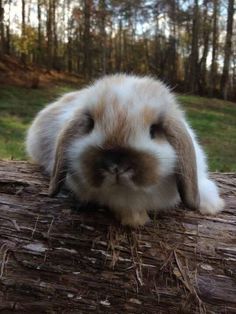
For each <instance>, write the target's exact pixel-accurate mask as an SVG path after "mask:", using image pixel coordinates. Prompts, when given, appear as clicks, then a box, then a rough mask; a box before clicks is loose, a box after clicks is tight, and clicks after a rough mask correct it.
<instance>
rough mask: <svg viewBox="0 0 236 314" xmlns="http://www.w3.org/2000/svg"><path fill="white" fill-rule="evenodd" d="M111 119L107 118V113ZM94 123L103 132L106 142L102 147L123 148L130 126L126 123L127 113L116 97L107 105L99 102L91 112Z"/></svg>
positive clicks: (103, 101)
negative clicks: (110, 114) (110, 115)
mask: <svg viewBox="0 0 236 314" xmlns="http://www.w3.org/2000/svg"><path fill="white" fill-rule="evenodd" d="M108 112H110V113H112V117H109V113H108ZM92 116H93V117H94V120H95V123H98V124H99V125H100V126H101V128H102V130H104V132H105V138H106V141H105V143H104V147H106V148H107V149H108V148H112V147H116V146H123V145H125V144H126V143H127V140H128V138H129V135H130V131H131V126H130V123H129V121H128V117H127V111H126V110H125V108H123V107H122V106H120V104H119V102H118V100H117V98H116V97H112V98H111V99H110V103H109V104H105V100H102V101H100V103H99V104H98V105H97V106H96V108H95V109H93V111H92Z"/></svg>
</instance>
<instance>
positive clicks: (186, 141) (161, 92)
mask: <svg viewBox="0 0 236 314" xmlns="http://www.w3.org/2000/svg"><path fill="white" fill-rule="evenodd" d="M78 97H82V98H83V100H82V102H81V99H80V103H82V106H80V107H79V108H78V110H77V111H76V113H75V115H74V116H73V118H72V119H70V121H69V122H68V123H67V124H66V125H65V127H64V129H63V130H62V131H61V133H60V134H59V136H58V141H57V149H56V154H55V162H54V169H53V173H52V177H51V183H50V194H51V195H53V194H55V193H56V192H58V190H59V188H60V185H61V183H62V182H63V181H64V179H65V178H66V177H67V178H69V180H70V181H71V182H73V190H75V189H76V185H78V190H80V191H82V192H80V194H81V196H82V194H83V193H84V195H90V194H89V193H90V192H91V195H93V193H96V194H100V195H102V194H103V193H104V191H106V193H109V189H112V190H113V191H117V193H120V194H122V193H123V194H122V195H124V197H126V198H127V197H128V195H129V193H132V192H133V191H137V192H138V191H148V189H150V188H151V189H153V187H155V186H158V183H159V182H160V180H163V179H164V178H165V177H168V176H170V175H175V176H176V182H177V186H178V190H179V193H180V196H181V199H182V201H183V202H184V203H185V205H186V206H188V207H190V208H194V209H195V208H197V207H198V202H199V196H198V188H197V171H196V157H195V151H194V147H193V143H192V140H191V137H190V135H189V133H188V131H187V129H186V123H185V118H184V115H183V113H182V112H181V110H180V109H179V107H178V105H177V103H176V100H175V98H174V96H173V95H172V93H170V92H169V90H168V88H167V87H165V86H164V85H163V84H162V83H160V82H159V81H156V80H154V79H151V78H147V77H144V78H138V77H135V76H126V75H116V76H108V77H105V78H103V79H101V80H98V81H97V82H95V84H93V85H92V86H90V87H88V88H86V89H84V90H82V92H81V96H78ZM74 101H76V100H74ZM89 191H90V192H89ZM82 198H83V197H82ZM85 198H86V197H85ZM87 198H89V196H87Z"/></svg>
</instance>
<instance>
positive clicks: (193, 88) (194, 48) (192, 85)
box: [189, 0, 199, 93]
mask: <svg viewBox="0 0 236 314" xmlns="http://www.w3.org/2000/svg"><path fill="white" fill-rule="evenodd" d="M198 36H199V5H198V0H194V9H193V24H192V44H191V55H190V61H189V62H190V67H189V91H190V92H193V93H195V92H197V79H198Z"/></svg>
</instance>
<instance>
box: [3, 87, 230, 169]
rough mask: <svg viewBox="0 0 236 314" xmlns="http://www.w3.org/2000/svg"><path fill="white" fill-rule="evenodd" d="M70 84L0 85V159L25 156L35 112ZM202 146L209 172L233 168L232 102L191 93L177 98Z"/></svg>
mask: <svg viewBox="0 0 236 314" xmlns="http://www.w3.org/2000/svg"><path fill="white" fill-rule="evenodd" d="M73 89H74V88H72V87H70V86H63V87H62V86H60V85H57V86H54V87H50V88H44V89H37V90H33V89H27V88H22V87H12V86H1V87H0V159H16V160H23V159H26V158H27V156H26V153H25V149H24V138H25V134H26V130H27V128H28V127H29V125H30V122H31V121H32V119H33V117H34V116H35V114H36V113H37V112H38V111H39V110H40V109H41V108H42V107H43V106H44V105H45V104H47V103H49V102H50V101H53V100H54V99H56V98H57V97H58V96H59V95H60V94H63V93H65V92H68V91H70V90H73ZM178 99H179V101H180V102H181V103H182V104H183V106H184V108H185V110H186V113H187V117H188V120H189V121H190V123H191V125H192V126H193V128H194V129H195V130H196V132H197V134H198V138H199V141H200V143H201V144H202V145H203V147H204V148H205V150H206V152H207V155H208V159H209V164H210V170H211V171H236V158H235V155H236V123H235V117H236V104H233V103H231V102H226V101H223V100H219V99H208V98H203V97H197V96H192V95H181V96H179V97H178Z"/></svg>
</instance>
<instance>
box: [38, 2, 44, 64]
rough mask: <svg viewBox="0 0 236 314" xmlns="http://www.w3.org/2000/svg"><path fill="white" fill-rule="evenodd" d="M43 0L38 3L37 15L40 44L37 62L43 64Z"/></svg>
mask: <svg viewBox="0 0 236 314" xmlns="http://www.w3.org/2000/svg"><path fill="white" fill-rule="evenodd" d="M41 6H42V0H38V3H37V14H38V44H37V49H38V51H37V62H38V63H39V64H41V63H42V60H43V55H42V54H43V53H42V12H41Z"/></svg>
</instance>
